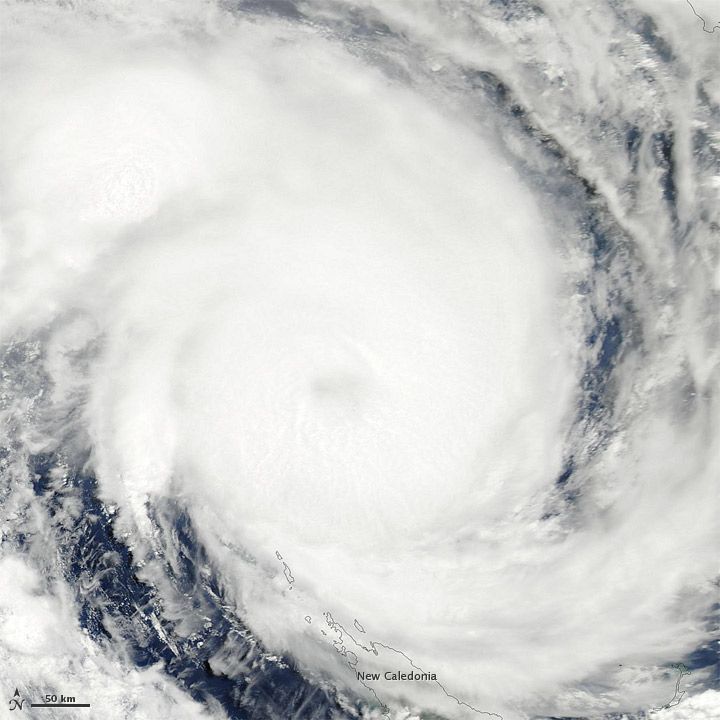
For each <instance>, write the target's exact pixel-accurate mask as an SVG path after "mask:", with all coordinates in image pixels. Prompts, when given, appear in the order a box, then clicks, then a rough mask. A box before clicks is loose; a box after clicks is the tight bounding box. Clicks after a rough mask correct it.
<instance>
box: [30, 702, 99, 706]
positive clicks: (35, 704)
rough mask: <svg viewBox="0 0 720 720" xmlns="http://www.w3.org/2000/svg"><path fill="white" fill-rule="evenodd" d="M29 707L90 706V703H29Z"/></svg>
mask: <svg viewBox="0 0 720 720" xmlns="http://www.w3.org/2000/svg"><path fill="white" fill-rule="evenodd" d="M30 707H90V703H30Z"/></svg>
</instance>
